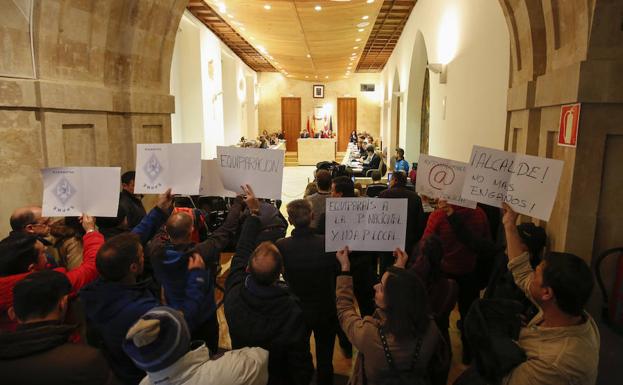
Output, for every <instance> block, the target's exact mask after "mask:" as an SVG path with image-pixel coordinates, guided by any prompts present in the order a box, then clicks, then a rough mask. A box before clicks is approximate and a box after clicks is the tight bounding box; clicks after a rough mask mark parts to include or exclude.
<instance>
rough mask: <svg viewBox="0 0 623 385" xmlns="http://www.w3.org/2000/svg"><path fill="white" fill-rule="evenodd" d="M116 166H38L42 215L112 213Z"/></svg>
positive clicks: (117, 177) (115, 197)
mask: <svg viewBox="0 0 623 385" xmlns="http://www.w3.org/2000/svg"><path fill="white" fill-rule="evenodd" d="M120 173H121V168H119V167H57V168H45V169H43V170H41V176H42V178H43V206H42V211H43V216H46V217H74V216H80V215H82V214H89V215H92V216H98V217H116V216H117V208H118V206H119V183H120Z"/></svg>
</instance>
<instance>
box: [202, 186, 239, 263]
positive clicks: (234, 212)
mask: <svg viewBox="0 0 623 385" xmlns="http://www.w3.org/2000/svg"><path fill="white" fill-rule="evenodd" d="M243 206H244V204H243V201H242V199H241V198H240V197H236V199H235V200H234V204H233V205H231V207H230V208H229V213H227V217H226V218H225V222H223V224H222V225H221V226H219V228H218V229H216V230H215V231H214V232H213V233H212V234H210V236H209V237H208V239H206V240H205V241H204V242H201V243H200V244H198V245H197V250H198V251H199V252H200V253H201V255H207V254H210V252H211V251H212V248H216V249H217V252H220V251H221V250H223V249H224V248H225V246H227V244H228V243H229V241H230V240H231V237H232V235H233V234H234V233H235V232H236V230H237V229H238V220H239V219H240V212H241V211H242V208H243Z"/></svg>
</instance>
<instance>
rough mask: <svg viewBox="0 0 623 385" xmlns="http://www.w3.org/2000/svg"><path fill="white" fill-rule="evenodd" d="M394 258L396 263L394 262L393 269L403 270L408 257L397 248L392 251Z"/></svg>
mask: <svg viewBox="0 0 623 385" xmlns="http://www.w3.org/2000/svg"><path fill="white" fill-rule="evenodd" d="M394 257H396V262H394V266H395V267H398V268H400V269H404V268H405V266H407V261H408V260H409V256H408V255H407V253H405V252H404V250H402V249H401V248H400V247H397V248H396V250H394Z"/></svg>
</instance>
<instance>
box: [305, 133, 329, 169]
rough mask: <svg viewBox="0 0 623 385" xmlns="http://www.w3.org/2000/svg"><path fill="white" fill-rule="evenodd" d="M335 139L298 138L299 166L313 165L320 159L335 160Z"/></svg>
mask: <svg viewBox="0 0 623 385" xmlns="http://www.w3.org/2000/svg"><path fill="white" fill-rule="evenodd" d="M335 148H336V142H335V139H317V138H305V139H302V138H301V139H298V164H299V166H315V165H316V163H318V162H322V161H325V160H327V161H335Z"/></svg>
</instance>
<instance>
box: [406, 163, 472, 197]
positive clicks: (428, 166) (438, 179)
mask: <svg viewBox="0 0 623 385" xmlns="http://www.w3.org/2000/svg"><path fill="white" fill-rule="evenodd" d="M466 172H467V163H463V162H457V161H455V160H450V159H444V158H438V157H435V156H430V155H425V154H420V160H419V162H418V167H417V179H416V180H415V191H417V192H418V193H420V194H422V195H426V196H427V197H429V198H439V199H445V200H446V201H448V203H450V204H453V205H457V206H463V207H469V208H470V209H473V208H475V207H476V202H474V201H471V200H467V199H463V198H461V191H462V190H463V182H464V181H465V174H466Z"/></svg>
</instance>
